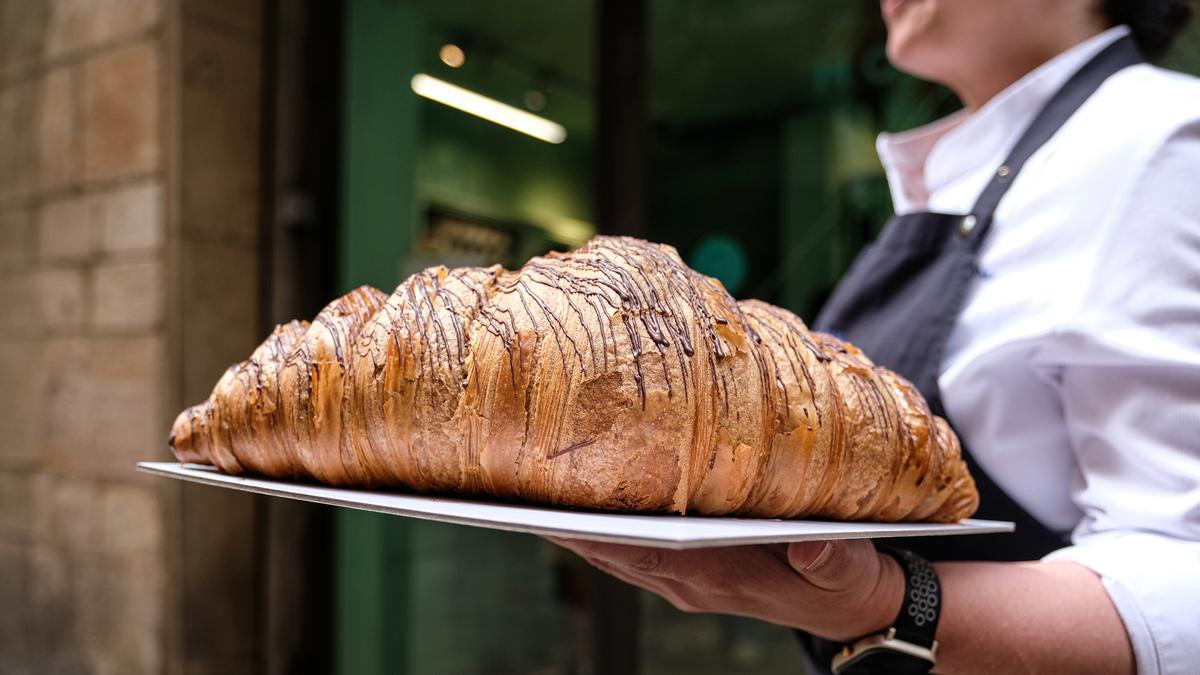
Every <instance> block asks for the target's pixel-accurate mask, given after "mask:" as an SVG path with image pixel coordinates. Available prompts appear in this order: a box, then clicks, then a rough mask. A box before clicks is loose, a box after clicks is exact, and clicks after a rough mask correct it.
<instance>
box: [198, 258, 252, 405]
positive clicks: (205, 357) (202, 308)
mask: <svg viewBox="0 0 1200 675" xmlns="http://www.w3.org/2000/svg"><path fill="white" fill-rule="evenodd" d="M182 253H183V254H182V256H181V259H180V260H181V266H182V272H181V274H182V277H183V279H182V284H183V288H182V298H181V299H180V302H182V303H184V306H186V307H187V310H188V311H186V312H184V313H183V326H182V338H183V350H182V353H183V359H184V362H183V373H184V374H183V379H184V381H183V394H184V400H185V401H186V402H187V403H196V402H199V401H201V400H203V399H205V398H207V397H208V394H209V393H210V392H211V391H212V388H213V385H214V384H216V383H217V378H219V377H220V376H221V373H223V372H225V369H226V368H228V367H229V365H230V364H232V363H236V362H238V361H241V360H242V359H244V358H246V357H247V356H249V355H250V352H252V351H254V347H255V346H257V345H258V343H259V342H261V341H262V339H263V338H265V337H266V336H265V335H260V334H259V332H258V322H257V317H258V292H257V290H256V289H257V288H258V260H257V257H256V255H255V253H254V251H253V250H250V249H245V248H240V247H233V246H224V245H220V244H210V243H205V242H194V241H187V240H185V241H184V242H183V252H182Z"/></svg>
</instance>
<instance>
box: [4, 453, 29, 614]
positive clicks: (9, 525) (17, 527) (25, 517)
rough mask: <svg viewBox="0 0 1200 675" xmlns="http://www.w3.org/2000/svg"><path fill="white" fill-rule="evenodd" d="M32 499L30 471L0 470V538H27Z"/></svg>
mask: <svg viewBox="0 0 1200 675" xmlns="http://www.w3.org/2000/svg"><path fill="white" fill-rule="evenodd" d="M32 500H33V473H32V472H30V471H2V470H0V540H5V541H7V540H19V541H24V540H26V539H28V538H29V536H30V534H31V530H30V527H31V525H32V519H33V501H32ZM2 606H3V605H0V607H2Z"/></svg>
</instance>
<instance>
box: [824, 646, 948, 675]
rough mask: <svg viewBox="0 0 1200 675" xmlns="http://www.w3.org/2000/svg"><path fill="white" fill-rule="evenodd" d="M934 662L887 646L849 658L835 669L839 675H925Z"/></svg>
mask: <svg viewBox="0 0 1200 675" xmlns="http://www.w3.org/2000/svg"><path fill="white" fill-rule="evenodd" d="M931 668H933V664H932V663H930V662H929V661H926V660H925V659H922V658H920V657H916V656H912V655H911V654H904V653H901V652H897V651H894V650H891V649H887V648H886V647H872V648H870V649H866V650H863V651H861V652H859V653H858V654H855V655H854V656H852V657H850V658H849V659H847V660H846V661H845V662H844V663H842V664H841V667H840V668H838V669H837V671H835V672H836V673H837V675H880V674H881V673H887V674H888V675H893V674H894V675H917V674H918V673H919V674H921V675H924V673H928V672H929V670H930V669H931Z"/></svg>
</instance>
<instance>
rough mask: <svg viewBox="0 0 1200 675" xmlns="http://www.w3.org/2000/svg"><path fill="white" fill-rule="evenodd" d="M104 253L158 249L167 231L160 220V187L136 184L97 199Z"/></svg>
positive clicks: (159, 184)
mask: <svg viewBox="0 0 1200 675" xmlns="http://www.w3.org/2000/svg"><path fill="white" fill-rule="evenodd" d="M96 199H97V206H98V208H97V212H98V218H99V220H100V224H101V233H102V234H101V242H102V246H103V249H104V250H105V251H114V252H119V251H137V250H142V249H151V248H157V247H159V246H161V245H162V243H163V234H164V231H165V230H166V226H165V223H163V219H162V212H163V210H162V185H161V183H159V182H158V181H157V180H152V181H147V182H144V183H138V184H137V185H133V186H129V187H125V188H121V189H119V190H115V191H112V192H109V193H106V194H103V195H99V196H97V197H96Z"/></svg>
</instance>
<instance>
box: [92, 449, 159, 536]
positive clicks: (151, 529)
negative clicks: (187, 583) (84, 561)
mask: <svg viewBox="0 0 1200 675" xmlns="http://www.w3.org/2000/svg"><path fill="white" fill-rule="evenodd" d="M149 454H150V453H149V450H147V456H149ZM103 510H104V517H103V527H102V530H103V531H102V536H103V541H102V546H103V548H104V551H105V552H106V553H109V554H114V555H131V554H137V553H145V554H154V553H156V552H158V551H159V550H161V548H162V530H163V525H162V511H161V508H160V505H159V499H158V490H157V489H156V488H154V487H145V486H140V485H123V484H113V485H110V486H109V487H108V488H107V490H105V493H104V502H103Z"/></svg>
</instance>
